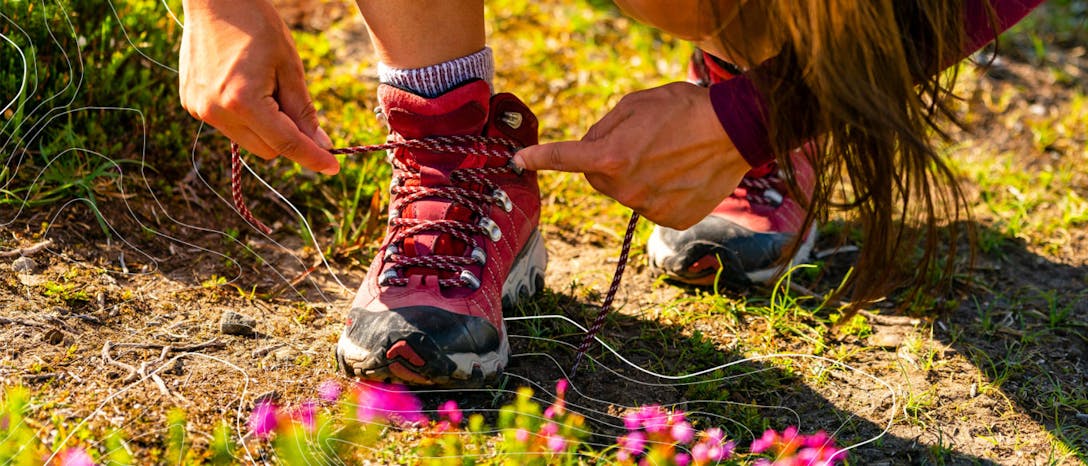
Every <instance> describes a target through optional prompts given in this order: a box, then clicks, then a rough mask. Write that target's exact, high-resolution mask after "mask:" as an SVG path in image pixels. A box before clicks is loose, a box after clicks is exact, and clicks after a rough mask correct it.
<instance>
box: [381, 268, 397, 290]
mask: <svg viewBox="0 0 1088 466" xmlns="http://www.w3.org/2000/svg"><path fill="white" fill-rule="evenodd" d="M395 278H400V274H399V273H397V271H396V269H388V270H386V271H385V272H382V276H381V277H380V278H378V284H379V285H381V286H389V282H390V281H391V280H393V279H395Z"/></svg>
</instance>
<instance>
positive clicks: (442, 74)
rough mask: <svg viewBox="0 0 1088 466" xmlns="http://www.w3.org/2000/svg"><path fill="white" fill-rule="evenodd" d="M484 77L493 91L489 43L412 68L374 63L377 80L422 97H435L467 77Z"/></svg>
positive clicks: (493, 63) (493, 67) (491, 56)
mask: <svg viewBox="0 0 1088 466" xmlns="http://www.w3.org/2000/svg"><path fill="white" fill-rule="evenodd" d="M474 78H479V79H482V80H484V81H487V85H488V86H490V87H491V89H492V92H494V89H495V86H494V85H493V84H492V81H493V80H494V78H495V58H494V56H493V55H492V54H491V48H490V47H484V48H483V50H480V51H479V52H476V53H474V54H472V55H466V56H463V57H461V58H455V59H453V60H450V61H446V62H442V63H439V64H437V65H431V66H425V67H423V68H415V69H400V68H391V67H389V66H386V64H385V63H378V81H380V82H382V83H385V84H390V85H393V86H396V87H399V88H401V89H406V90H409V91H411V92H414V93H416V94H419V95H420V96H423V97H428V98H431V97H438V96H440V95H442V94H445V93H446V91H448V90H450V89H453V88H455V87H457V86H459V85H461V83H464V82H465V81H468V80H470V79H474Z"/></svg>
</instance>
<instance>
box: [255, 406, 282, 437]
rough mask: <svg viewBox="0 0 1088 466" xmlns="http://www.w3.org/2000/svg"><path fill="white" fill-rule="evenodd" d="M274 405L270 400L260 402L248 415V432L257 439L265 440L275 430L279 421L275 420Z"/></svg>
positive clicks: (275, 408) (275, 409)
mask: <svg viewBox="0 0 1088 466" xmlns="http://www.w3.org/2000/svg"><path fill="white" fill-rule="evenodd" d="M277 409H278V408H277V407H276V403H275V402H273V401H270V400H261V401H258V402H257V406H254V407H253V412H252V413H250V415H249V430H251V431H252V432H253V435H256V436H257V437H258V438H267V437H268V436H270V435H272V432H273V431H275V430H276V426H277V425H278V424H279V421H278V420H277V419H276V411H277Z"/></svg>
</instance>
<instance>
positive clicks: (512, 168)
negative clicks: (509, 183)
mask: <svg viewBox="0 0 1088 466" xmlns="http://www.w3.org/2000/svg"><path fill="white" fill-rule="evenodd" d="M506 168H508V169H510V171H512V172H514V174H515V175H518V176H521V174H522V173H525V169H523V168H521V167H519V166H518V164H516V163H514V158H513V157H510V160H509V161H507V162H506Z"/></svg>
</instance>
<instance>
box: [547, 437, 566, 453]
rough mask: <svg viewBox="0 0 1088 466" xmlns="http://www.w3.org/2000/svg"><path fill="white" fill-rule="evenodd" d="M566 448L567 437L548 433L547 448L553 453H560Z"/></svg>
mask: <svg viewBox="0 0 1088 466" xmlns="http://www.w3.org/2000/svg"><path fill="white" fill-rule="evenodd" d="M566 448H567V439H565V438H563V436H562V435H549V436H548V450H551V451H552V452H553V453H560V452H562V451H563V450H565V449H566Z"/></svg>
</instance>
